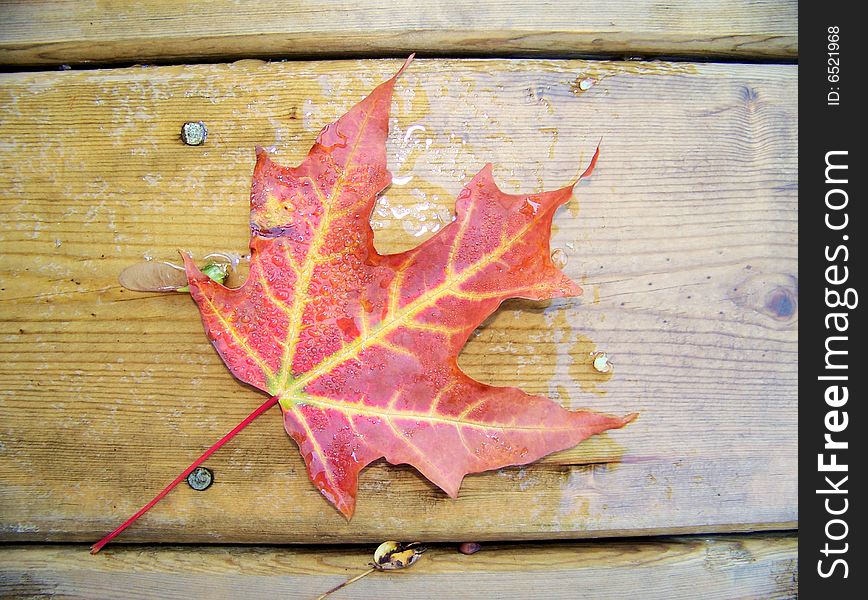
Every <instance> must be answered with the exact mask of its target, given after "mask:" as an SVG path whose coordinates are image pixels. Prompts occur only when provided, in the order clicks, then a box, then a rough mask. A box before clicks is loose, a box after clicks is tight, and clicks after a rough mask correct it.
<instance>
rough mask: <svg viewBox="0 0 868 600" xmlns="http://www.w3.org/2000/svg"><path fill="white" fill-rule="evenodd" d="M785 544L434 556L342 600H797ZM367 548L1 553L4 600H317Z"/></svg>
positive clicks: (793, 561)
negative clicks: (47, 599) (480, 598)
mask: <svg viewBox="0 0 868 600" xmlns="http://www.w3.org/2000/svg"><path fill="white" fill-rule="evenodd" d="M796 545H797V540H796V537H795V536H794V535H793V536H771V535H761V536H756V535H753V536H724V537H711V538H704V539H700V538H675V539H661V540H647V541H624V542H611V541H599V542H584V543H569V544H565V543H560V544H526V545H495V546H484V547H483V550H482V551H480V552H478V553H476V554H474V555H472V556H464V555H462V554H459V553H458V552H457V551H456V549H455V546H454V545H453V546H435V547H433V548H431V549H429V550H428V552H427V553H426V554H425V555H423V557H422V559H421V560H420V561H419V562H418V563H416V564H415V565H414V566H413V567H412V568H410V569H408V570H405V571H401V572H392V573H373V574H371V575H369V576H367V577H366V578H364V579H360V580H359V581H357V582H355V583H353V584H351V586H349V587H346V588H344V589H342V590H340V591H338V592H336V593H335V594H334V595H333V596H331V597H333V598H335V600H340V599H341V598H393V597H402V598H444V597H449V598H454V597H466V596H476V595H484V596H488V597H494V598H528V597H545V598H575V597H576V596H577V595H578V594H579V593H580V594H581V597H582V598H625V597H633V596H635V595H636V593H637V591H638V590H641V593H642V597H643V598H667V599H669V598H695V597H696V590H698V589H701V590H702V596H703V597H704V598H795V597H797V594H798V583H797V581H798V579H797V573H798V558H797V552H796ZM371 552H372V548H363V547H357V546H356V547H353V546H350V547H347V548H341V549H337V548H332V547H330V548H317V549H311V548H304V547H302V548H274V547H271V548H267V547H237V546H235V547H231V546H229V547H226V546H221V547H202V546H192V547H171V546H170V547H167V548H155V547H152V546H148V547H136V546H133V547H116V548H111V549H108V550H106V551H105V553H104V554H101V555H99V556H96V557H93V556H90V555H89V554H88V553H87V549H86V547H84V546H7V547H2V546H0V589H2V590H4V596H6V595H8V597H17V596H25V597H42V596H43V595H44V596H52V597H53V596H60V597H63V598H70V599H71V598H87V599H91V598H105V599H109V598H129V597H136V598H159V599H160V600H163V599H171V598H179V599H180V598H183V599H187V598H212V599H219V598H238V597H244V598H314V597H316V596H318V595H319V594H321V593H323V592H325V591H326V590H328V589H331V588H332V587H334V586H336V585H338V584H339V583H341V582H343V581H345V580H346V579H348V578H350V577H352V576H354V575H356V574H358V573H361V572H362V571H364V570H365V568H366V564H367V562H369V561H370V560H371Z"/></svg>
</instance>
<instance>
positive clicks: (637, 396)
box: [0, 60, 798, 543]
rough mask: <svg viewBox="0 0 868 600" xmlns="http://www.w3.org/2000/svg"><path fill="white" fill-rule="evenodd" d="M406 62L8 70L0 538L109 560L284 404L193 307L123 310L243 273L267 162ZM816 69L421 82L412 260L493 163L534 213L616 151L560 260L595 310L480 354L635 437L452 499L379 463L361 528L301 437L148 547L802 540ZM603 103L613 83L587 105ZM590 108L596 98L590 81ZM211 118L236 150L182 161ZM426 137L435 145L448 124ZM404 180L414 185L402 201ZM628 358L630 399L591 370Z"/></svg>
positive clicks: (491, 375)
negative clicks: (704, 537)
mask: <svg viewBox="0 0 868 600" xmlns="http://www.w3.org/2000/svg"><path fill="white" fill-rule="evenodd" d="M398 64H399V63H398V62H397V61H345V62H314V63H280V64H264V63H261V62H257V61H244V62H240V63H235V64H227V65H199V66H176V67H154V68H132V69H122V70H105V71H91V72H75V71H70V72H57V73H19V74H7V75H2V76H0V140H2V142H0V144H2V146H0V190H2V191H0V198H2V200H0V211H2V218H3V223H4V225H3V228H2V230H0V231H2V235H0V280H2V284H0V539H5V540H21V541H23V540H41V541H45V540H66V541H70V540H75V541H95V540H96V539H98V538H99V537H100V536H101V535H102V534H104V533H107V532H108V531H109V530H111V529H112V528H114V526H116V525H117V524H119V523H120V521H121V520H122V519H123V518H125V517H126V516H128V515H129V514H131V513H132V512H134V511H135V510H136V509H137V508H139V507H140V506H141V505H142V504H143V503H144V502H145V501H146V500H148V499H150V497H151V496H152V495H153V494H154V493H156V492H157V491H158V490H159V489H161V488H162V486H163V485H164V484H165V483H167V482H168V481H170V480H171V479H172V478H173V477H174V476H175V475H176V474H177V473H178V472H179V471H180V470H181V469H182V468H183V467H184V466H186V465H187V464H188V463H189V462H190V461H191V460H192V458H194V457H195V456H197V455H198V454H199V453H200V452H201V451H202V450H203V449H204V448H206V447H207V446H208V445H210V444H211V443H212V442H213V441H215V440H216V439H217V438H218V437H219V436H220V435H222V434H223V433H224V432H226V431H228V430H229V429H230V428H231V427H232V426H234V425H235V424H236V423H237V422H238V421H240V420H241V419H242V418H243V417H244V416H245V415H246V414H247V413H249V412H250V411H251V410H252V409H253V408H255V407H256V406H258V405H259V404H260V402H261V401H262V397H261V395H260V394H258V393H257V392H255V391H253V390H251V389H249V388H247V387H245V386H243V385H241V384H239V383H237V382H236V381H235V380H233V379H232V377H231V376H230V374H229V372H228V371H227V370H226V368H225V367H224V366H223V364H222V363H221V362H220V359H219V357H218V356H217V355H216V353H215V352H214V351H213V349H212V348H211V346H210V345H209V344H208V343H207V341H206V339H205V336H204V334H203V332H202V327H201V323H200V321H199V316H198V313H197V311H196V308H195V306H194V304H193V302H192V301H191V300H190V299H189V297H187V296H184V295H182V294H174V295H173V294H169V295H165V294H142V293H133V292H129V291H125V290H123V289H121V288H120V287H119V286H118V284H117V276H118V273H119V272H120V271H121V270H122V269H123V268H124V267H126V266H127V265H130V264H133V263H135V262H137V261H141V260H142V259H143V256H152V257H155V258H157V259H169V260H172V259H174V257H176V256H177V254H176V249H177V248H179V247H182V248H187V249H189V250H191V251H192V252H193V253H194V255H195V256H197V257H202V256H204V255H205V254H206V253H208V252H213V251H216V250H220V251H231V252H239V253H242V252H244V251H245V248H246V243H247V235H248V232H247V218H248V214H247V211H248V207H247V200H246V199H247V197H248V193H249V178H250V173H251V169H252V166H253V158H254V155H253V146H254V145H255V144H257V143H258V144H262V145H264V146H273V150H274V152H275V154H276V156H277V159H278V160H280V161H283V162H284V163H286V164H289V163H294V162H297V161H298V160H299V159H300V158H301V157H302V156H303V155H304V154H305V153H306V152H307V150H308V148H309V146H310V144H311V143H312V140H313V138H314V137H315V134H316V132H317V131H318V130H319V128H320V127H322V126H323V124H325V123H327V122H329V121H331V120H332V119H334V118H336V117H337V116H339V115H340V114H342V113H343V112H344V111H345V110H346V109H347V108H348V107H349V106H350V104H351V103H352V102H354V101H355V100H356V99H359V98H361V97H362V96H363V95H364V94H365V93H367V91H369V90H370V89H372V88H373V86H374V85H375V84H376V83H377V82H378V81H381V80H383V79H384V78H385V77H387V76H388V75H389V74H391V73H392V72H394V70H395V69H396V68H397V66H398ZM796 79H797V68H796V67H793V66H772V65H694V64H684V63H681V64H668V63H605V62H583V61H538V60H516V61H509V60H493V61H479V60H473V61H454V60H453V61H419V62H416V63H414V64H413V65H412V68H411V69H410V70H409V71H408V72H407V73H406V74H405V75H404V76H403V77H402V78H401V80H400V81H399V84H398V88H397V91H396V100H395V102H394V104H393V119H392V133H391V135H390V140H389V144H388V148H387V156H388V157H389V162H390V168H391V170H392V171H393V173H394V175H395V177H396V178H398V181H405V180H406V178H407V177H410V178H411V179H410V180H409V182H405V184H404V185H397V184H396V185H393V186H392V187H391V188H390V189H389V190H388V191H387V192H386V193H385V195H384V198H381V199H380V201H379V205H378V207H377V209H376V210H375V213H374V215H373V219H372V222H373V225H374V227H375V229H376V230H377V231H376V235H377V245H378V246H379V248H380V249H381V250H385V251H397V250H401V249H404V248H407V247H411V246H413V245H415V244H416V243H417V242H418V241H420V240H422V239H424V238H425V237H427V236H429V235H431V231H432V230H433V229H436V228H437V227H439V226H440V225H442V224H443V223H444V222H448V220H449V218H450V214H451V210H452V206H453V204H452V203H453V198H454V197H455V196H456V195H457V193H458V191H459V190H460V188H461V185H462V183H463V182H465V181H467V180H468V179H469V177H470V176H472V174H473V173H475V171H476V170H477V169H479V168H481V167H482V165H484V164H485V163H486V162H492V163H494V165H495V168H494V173H495V179H496V180H497V181H498V182H499V183H500V184H501V186H502V187H503V188H504V189H505V190H507V191H518V190H524V191H533V190H539V189H542V188H548V189H552V188H554V187H556V186H560V185H564V184H565V183H566V182H568V181H570V180H571V179H572V178H573V177H575V175H576V174H577V173H579V172H580V171H581V170H582V169H583V168H584V166H585V164H586V163H587V161H588V159H589V158H590V156H591V154H592V153H593V151H594V148H595V146H596V145H597V143H598V142H599V141H600V139H602V156H601V158H600V162H599V164H598V168H597V170H596V171H595V172H594V175H593V177H592V178H591V179H590V180H588V181H585V182H583V183H582V184H581V185H580V186H579V187H578V188H577V198H576V199H575V200H574V201H573V202H572V203H570V204H569V205H568V206H566V207H565V208H564V209H563V210H562V212H561V213H559V214H558V216H557V217H556V222H555V235H554V240H553V246H554V247H557V248H560V250H561V252H562V253H563V254H564V255H565V256H566V259H567V263H566V266H565V270H566V272H567V273H568V274H569V275H570V276H571V277H573V278H574V279H575V280H577V281H579V282H581V284H582V285H583V286H584V288H585V295H584V296H583V297H581V298H579V299H575V300H559V301H554V302H551V303H549V304H548V305H543V304H533V303H527V302H518V301H511V302H508V303H506V304H505V305H504V306H503V307H502V309H501V310H500V311H499V312H498V313H496V314H495V316H494V317H493V318H492V319H490V320H489V322H487V323H486V324H485V325H484V326H482V327H480V328H479V330H478V332H477V334H476V335H475V336H474V337H473V338H472V339H471V341H470V343H469V344H468V346H467V347H466V349H465V351H464V352H463V354H462V356H461V364H462V366H463V367H464V368H465V369H466V370H467V371H468V372H469V373H470V375H471V376H474V377H476V378H478V379H480V380H482V381H486V382H489V383H493V384H500V385H517V386H520V387H522V388H524V389H525V390H527V391H528V392H531V393H545V394H548V395H550V396H551V397H552V398H554V399H556V400H558V401H560V402H562V403H563V404H564V405H566V406H569V407H571V408H579V407H589V408H593V409H595V410H599V411H604V412H609V413H613V414H626V413H628V412H632V411H637V412H639V413H640V418H639V420H638V421H637V422H635V423H633V424H631V425H630V426H629V427H627V428H625V429H624V430H620V431H617V432H614V433H611V434H609V435H604V436H599V437H597V438H594V439H592V440H589V441H588V442H586V443H584V444H582V445H580V446H579V447H577V448H576V449H574V450H570V451H566V452H562V453H559V454H556V455H553V456H551V457H548V458H547V459H545V460H543V461H542V462H540V463H538V464H535V465H532V466H527V467H521V468H512V469H504V470H501V471H498V472H492V473H487V474H483V475H477V476H470V477H468V478H467V479H466V480H465V482H464V485H463V487H462V490H461V496H460V498H459V499H458V500H450V499H449V498H447V497H446V496H445V494H443V493H442V492H441V491H439V490H438V489H436V488H434V487H433V486H432V485H430V484H429V483H427V482H426V481H425V480H423V479H422V478H421V477H420V476H419V475H418V474H417V473H416V472H415V471H413V470H412V469H411V468H409V467H392V466H389V465H386V464H384V463H375V464H374V465H373V466H372V467H370V468H369V469H367V470H366V471H365V472H364V473H363V474H362V477H361V482H360V498H359V504H358V508H357V512H356V516H355V517H354V518H353V520H352V521H351V522H349V523H348V522H346V521H345V520H344V519H343V517H341V516H340V515H339V514H338V513H337V512H336V511H334V509H332V508H331V507H330V506H329V505H328V504H327V503H326V502H325V501H324V500H323V499H322V498H321V497H320V496H319V494H318V493H317V492H316V491H315V489H314V488H313V486H312V485H311V484H310V483H309V481H308V479H307V476H306V474H305V472H304V469H303V463H302V460H301V458H300V457H299V455H298V453H297V451H296V448H295V446H294V444H293V443H292V442H291V441H290V440H289V439H288V438H287V436H286V434H285V433H284V432H283V428H282V422H281V419H280V415H279V413H278V412H277V411H273V412H272V413H269V414H266V415H265V416H263V417H262V418H260V419H259V421H257V422H255V423H254V424H253V425H251V426H250V427H249V428H248V429H247V430H245V431H244V432H243V433H242V434H241V435H240V436H239V437H238V438H236V439H235V440H233V441H232V442H231V443H230V444H229V445H228V446H227V447H226V448H224V449H223V450H221V451H220V452H219V453H218V454H217V455H215V456H214V457H213V458H212V459H211V460H210V461H209V466H210V467H211V468H212V469H214V472H215V477H216V483H215V484H214V485H213V486H212V487H211V488H209V489H208V490H207V491H205V492H195V491H193V490H191V489H189V488H188V487H186V486H184V487H183V488H179V489H177V490H176V491H175V492H173V493H172V494H170V495H169V497H168V498H166V499H165V500H164V501H163V502H162V503H161V504H160V505H158V507H157V508H156V509H155V510H153V511H152V512H151V513H149V514H148V515H147V516H146V517H145V518H143V519H142V520H141V521H140V522H139V523H138V524H137V525H135V526H134V527H133V528H131V529H130V530H129V531H128V532H126V533H125V534H124V536H123V539H124V540H126V541H161V542H173V541H177V542H180V541H185V542H227V543H228V542H255V543H271V542H310V541H336V542H346V541H354V542H358V541H369V542H374V541H378V540H379V541H382V540H383V539H388V538H399V539H407V538H414V539H422V540H426V541H432V540H465V539H476V540H492V539H520V538H551V537H578V536H602V535H639V534H655V533H673V532H712V531H730V530H754V529H773V528H787V527H793V526H794V525H795V523H796V519H797V501H796V487H797V475H796V439H797V413H796V398H797V391H796V390H797V379H796V364H797V363H796V350H797V331H796V324H797V319H798V310H797V309H798V290H797V279H796V272H797V255H796V239H797V226H796V206H797V200H796V159H797V148H796V141H797V133H796V121H797V105H796ZM583 81H585V82H586V83H585V85H584V86H583V85H581V82H583ZM587 82H590V83H592V85H591V87H590V88H589V89H587V90H586V91H582V87H588V83H587ZM198 119H203V120H204V121H205V122H206V123H207V124H208V126H209V129H210V135H209V137H208V141H207V142H206V144H205V145H204V146H201V147H188V146H184V145H183V144H182V143H181V142H180V141H179V139H178V133H179V131H180V127H181V124H182V123H183V122H185V121H188V120H198ZM420 127H421V128H420ZM401 178H404V179H401ZM594 349H597V350H600V351H605V352H607V353H608V354H609V355H610V356H611V359H612V361H613V363H614V365H615V368H614V375H613V376H607V375H600V374H597V373H596V372H595V371H593V369H592V368H591V367H590V366H589V365H590V356H589V353H590V352H591V351H593V350H594Z"/></svg>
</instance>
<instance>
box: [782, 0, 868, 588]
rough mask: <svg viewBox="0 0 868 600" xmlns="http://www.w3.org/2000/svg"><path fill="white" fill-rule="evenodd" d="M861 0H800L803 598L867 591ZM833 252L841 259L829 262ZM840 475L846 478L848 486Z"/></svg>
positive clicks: (867, 34)
mask: <svg viewBox="0 0 868 600" xmlns="http://www.w3.org/2000/svg"><path fill="white" fill-rule="evenodd" d="M855 4H856V3H855V2H835V1H834V0H829V1H826V2H816V1H815V2H808V1H802V2H800V3H799V58H798V63H799V64H798V69H799V82H798V88H799V289H800V291H799V303H800V306H799V590H800V596H802V597H804V598H834V599H838V598H842V599H843V598H862V597H864V595H863V594H865V593H866V591H865V590H866V589H868V588H866V579H868V563H866V562H865V560H864V557H865V551H864V545H865V544H866V543H868V536H866V535H865V531H864V529H863V528H862V527H861V522H862V521H863V519H862V518H861V512H862V511H863V510H866V507H865V506H864V505H863V504H862V503H861V499H862V498H863V497H864V493H861V492H860V491H857V490H859V489H862V488H864V487H865V485H866V481H865V480H864V468H863V464H864V463H865V461H868V456H866V455H865V454H866V451H865V444H864V443H862V440H863V439H865V438H866V437H868V423H866V422H865V416H864V413H865V411H864V409H863V408H862V405H863V404H864V403H865V402H866V401H868V398H865V394H864V390H865V386H864V383H863V382H864V378H865V377H868V364H866V363H865V362H864V361H865V357H866V355H868V353H866V352H864V351H862V350H863V346H864V345H865V344H868V339H865V335H864V326H863V319H862V318H861V313H862V312H863V311H864V309H863V307H862V306H861V304H862V303H866V302H868V295H863V294H862V293H861V292H862V291H864V286H863V285H862V284H863V282H864V271H865V270H868V264H866V263H865V262H864V260H863V254H864V252H860V251H859V250H858V249H857V244H860V243H862V242H863V241H864V240H863V238H864V236H863V235H862V232H863V231H864V230H865V223H866V222H868V211H865V210H859V209H860V208H862V207H861V205H862V204H863V203H865V202H866V200H868V198H866V197H865V194H864V190H865V186H864V180H865V178H866V177H868V165H866V164H865V152H864V150H863V148H864V145H865V144H866V143H868V140H865V139H860V140H857V135H859V131H858V130H863V131H864V130H865V129H868V119H866V112H868V105H866V95H865V93H864V92H863V90H864V88H865V86H866V83H868V82H866V73H868V69H866V68H865V59H864V58H863V57H862V55H861V52H860V49H861V48H862V45H863V44H864V43H865V42H866V38H868V31H866V30H865V28H864V26H865V20H864V19H863V18H860V17H858V16H857V14H856V10H855ZM830 27H838V28H839V41H838V43H839V44H840V49H838V50H837V51H838V52H839V54H838V55H837V56H835V55H830V54H829V52H830V51H834V47H833V48H832V50H830V48H829V41H830V40H829V34H830V30H829V28H830ZM832 31H834V30H832ZM833 57H834V58H837V59H838V64H837V65H835V61H830V60H829V59H830V58H833ZM832 66H838V67H839V73H838V75H839V76H840V80H839V81H837V82H834V81H830V80H829V75H832V74H834V69H832V70H831V71H832V73H830V69H829V67H832ZM829 92H838V93H839V94H840V100H839V103H838V104H837V105H830V100H829ZM860 142H861V143H860ZM830 151H846V152H847V155H846V156H842V155H837V156H836V157H835V159H834V160H835V161H836V162H838V163H841V162H846V164H847V165H848V167H849V168H848V169H847V171H843V170H838V171H836V172H834V173H835V174H836V175H834V176H833V178H834V177H838V178H841V177H846V178H847V180H848V181H847V183H846V184H843V185H841V184H828V183H826V176H825V169H826V154H827V153H828V152H830ZM844 173H846V175H844ZM835 188H838V189H844V190H845V191H846V193H847V197H848V202H847V206H846V208H843V209H840V210H837V211H830V210H829V209H828V208H827V206H826V194H827V192H829V190H831V189H835ZM842 198H843V196H842V195H841V194H839V193H837V192H836V193H833V194H832V202H833V203H837V204H840V203H841V202H842ZM827 213H829V215H830V219H831V220H832V222H833V224H836V225H840V223H842V221H843V213H847V218H848V225H847V227H846V228H845V229H841V230H837V231H836V230H833V229H830V228H829V227H828V226H827V223H826V217H827ZM840 245H843V246H846V248H847V251H846V252H844V251H842V250H839V252H838V253H837V255H836V254H835V249H836V248H838V247H839V246H840ZM829 255H831V256H833V257H835V259H834V260H829V259H828V256H829ZM844 258H847V260H846V261H845V260H844ZM833 265H838V270H837V271H833V272H832V273H831V275H832V276H833V277H834V276H837V277H839V278H840V277H841V276H842V274H843V267H844V266H846V267H847V269H848V270H847V274H848V279H847V281H846V282H844V283H841V284H839V285H830V284H829V282H828V281H827V271H826V269H827V268H829V267H830V266H833ZM846 288H853V289H854V290H856V292H857V294H859V298H858V304H857V305H856V306H855V307H854V308H852V309H850V308H846V307H834V308H833V307H829V306H828V305H827V300H826V293H827V289H830V290H835V289H837V290H838V291H839V292H841V293H842V294H843V293H844V290H846ZM832 302H833V303H834V299H832ZM840 312H845V313H847V320H846V321H847V323H848V328H847V331H846V332H839V331H836V330H835V329H834V327H833V328H832V329H831V330H829V329H827V322H826V318H827V315H828V314H829V313H840ZM843 323H844V321H843V320H840V321H838V324H839V325H840V324H843ZM833 335H837V336H846V337H847V340H846V341H845V342H842V341H841V340H838V341H836V342H834V345H835V347H836V348H838V349H846V350H847V351H848V354H847V355H845V356H844V357H840V356H839V357H838V361H837V362H839V363H846V364H847V365H848V367H847V369H846V370H844V369H839V370H835V371H832V370H828V369H826V340H827V337H829V336H833ZM863 365H864V366H863ZM823 375H846V376H847V380H846V381H839V382H832V381H823V380H819V379H818V377H820V376H823ZM833 383H837V384H839V385H842V386H843V385H846V386H847V388H848V392H849V397H848V398H849V399H848V401H847V403H846V404H845V405H844V406H840V407H837V408H834V407H830V406H829V405H828V404H827V403H826V399H825V392H826V390H827V387H828V386H829V385H830V384H833ZM833 410H838V411H840V412H839V414H838V415H837V416H834V417H832V418H833V419H836V420H837V422H838V425H839V426H840V419H841V418H843V416H842V414H841V413H842V412H843V411H846V412H847V419H848V424H847V427H846V429H845V430H844V431H843V432H839V433H833V434H831V435H833V439H836V440H840V441H847V442H848V444H849V447H848V448H847V449H845V450H828V449H825V450H824V444H825V438H824V435H825V434H826V433H829V431H828V429H827V427H826V417H827V414H828V413H829V411H833ZM834 423H835V421H833V426H834ZM821 453H825V455H826V457H827V458H826V459H825V461H826V462H827V463H828V462H829V460H830V458H829V455H830V454H832V453H834V454H836V455H837V462H838V463H839V464H846V465H847V466H848V469H847V472H820V470H819V468H818V455H819V454H821ZM826 476H829V477H830V479H831V480H832V481H833V482H834V483H835V484H838V485H839V486H840V488H841V489H846V490H847V493H846V494H821V493H817V490H823V489H829V488H830V485H829V483H828V482H826V481H825V477H826ZM842 476H847V477H848V479H847V481H846V483H844V484H842V485H841V484H840V480H841V478H842ZM845 498H846V500H847V511H846V512H845V513H843V514H841V515H838V516H835V515H831V514H829V513H828V512H827V509H826V506H825V501H826V499H829V501H830V507H831V508H832V510H841V508H842V507H843V506H844V499H845ZM836 518H837V519H842V520H843V521H845V522H846V523H847V526H846V529H845V527H844V526H843V525H842V524H841V523H840V522H838V523H833V524H831V525H830V529H829V531H830V533H831V534H832V535H833V536H835V537H838V536H840V535H841V534H842V533H843V532H844V531H846V532H847V535H846V537H845V538H843V539H841V540H833V539H829V538H828V537H827V532H826V526H827V524H828V523H829V522H830V520H832V519H836ZM827 543H828V544H829V548H832V549H838V550H840V549H842V548H846V550H847V551H846V552H843V553H841V554H833V553H829V554H828V556H826V555H824V553H823V550H824V549H825V548H826V544H827ZM844 544H847V546H844ZM836 558H841V559H843V560H845V561H846V563H847V567H848V568H847V577H846V578H844V577H843V575H844V568H843V565H841V564H838V565H837V567H836V568H835V569H834V571H833V573H832V575H831V576H829V577H825V578H824V577H822V576H821V575H820V570H824V571H825V572H826V573H828V572H829V569H830V568H831V566H832V564H833V561H834V560H835V559H836ZM819 561H823V562H822V563H820V562H819Z"/></svg>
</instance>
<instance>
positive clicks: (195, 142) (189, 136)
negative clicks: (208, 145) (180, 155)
mask: <svg viewBox="0 0 868 600" xmlns="http://www.w3.org/2000/svg"><path fill="white" fill-rule="evenodd" d="M207 137H208V128H207V127H205V123H204V122H202V121H188V122H186V123H184V126H183V127H181V141H183V142H184V143H185V144H187V145H188V146H201V145H202V144H204V143H205V139H206V138H207Z"/></svg>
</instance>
